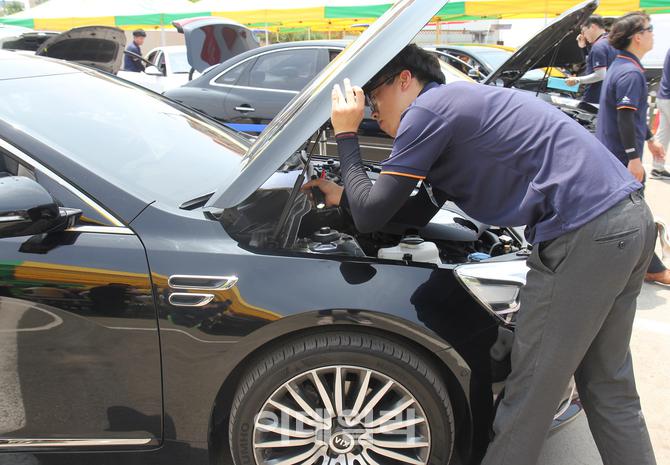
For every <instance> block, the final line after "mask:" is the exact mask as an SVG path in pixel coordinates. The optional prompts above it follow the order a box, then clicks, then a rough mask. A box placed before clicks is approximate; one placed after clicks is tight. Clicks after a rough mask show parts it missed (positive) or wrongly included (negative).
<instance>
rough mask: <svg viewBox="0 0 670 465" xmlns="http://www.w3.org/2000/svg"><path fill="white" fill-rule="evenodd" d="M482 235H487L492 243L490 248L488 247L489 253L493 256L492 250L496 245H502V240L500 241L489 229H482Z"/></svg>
mask: <svg viewBox="0 0 670 465" xmlns="http://www.w3.org/2000/svg"><path fill="white" fill-rule="evenodd" d="M483 235H485V236H487V237H488V239H489V240H490V241H491V242H492V243H493V245H492V246H491V248H489V255H490V256H492V257H493V250H494V249H495V248H496V247H497V246H499V245H502V242H500V239H498V236H496V235H495V234H493V233H492V232H491V231H488V230H486V231H484V233H483Z"/></svg>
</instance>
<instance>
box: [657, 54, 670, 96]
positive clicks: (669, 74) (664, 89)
mask: <svg viewBox="0 0 670 465" xmlns="http://www.w3.org/2000/svg"><path fill="white" fill-rule="evenodd" d="M658 98H662V99H669V100H670V49H668V53H666V54H665V64H664V65H663V77H662V78H661V85H660V86H659V87H658Z"/></svg>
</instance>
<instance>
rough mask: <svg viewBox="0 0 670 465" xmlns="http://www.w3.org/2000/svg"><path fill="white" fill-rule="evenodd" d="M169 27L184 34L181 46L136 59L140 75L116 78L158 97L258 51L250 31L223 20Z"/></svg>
mask: <svg viewBox="0 0 670 465" xmlns="http://www.w3.org/2000/svg"><path fill="white" fill-rule="evenodd" d="M172 24H173V26H174V27H175V28H176V29H177V31H178V32H180V33H182V34H184V42H185V45H183V46H168V47H159V48H155V49H153V50H151V51H150V52H149V53H148V54H147V55H146V58H144V57H140V58H142V60H143V61H144V62H145V65H146V69H145V70H144V72H141V73H135V72H130V71H120V72H119V73H118V75H119V76H120V77H122V78H124V79H127V80H128V81H131V82H134V83H136V84H139V85H141V86H144V87H146V88H148V89H151V90H153V91H155V92H160V93H162V92H165V91H167V90H170V89H173V88H176V87H179V86H182V85H184V84H186V83H187V82H188V81H190V80H191V79H192V78H193V77H197V76H199V75H200V73H202V72H203V71H204V70H205V69H206V68H209V67H211V66H212V65H216V64H219V63H221V62H222V61H225V60H228V59H229V58H231V57H233V56H235V55H238V54H240V53H242V52H246V51H248V50H251V49H254V48H256V47H258V40H257V39H256V37H255V36H254V33H253V32H252V31H251V30H250V29H248V28H247V27H245V26H243V25H241V24H238V23H236V22H235V21H231V20H229V19H226V18H219V17H204V18H188V19H183V20H179V21H173V23H172ZM126 53H130V52H127V51H126Z"/></svg>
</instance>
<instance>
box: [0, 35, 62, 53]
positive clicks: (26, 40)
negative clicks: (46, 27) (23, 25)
mask: <svg viewBox="0 0 670 465" xmlns="http://www.w3.org/2000/svg"><path fill="white" fill-rule="evenodd" d="M57 35H59V33H58V32H41V31H37V32H24V33H23V34H21V35H20V36H18V37H15V38H12V39H8V40H5V41H4V42H2V48H4V49H7V50H26V51H30V52H36V51H37V49H39V48H40V46H41V45H42V44H43V43H44V42H46V41H47V40H49V39H51V38H52V37H55V36H57Z"/></svg>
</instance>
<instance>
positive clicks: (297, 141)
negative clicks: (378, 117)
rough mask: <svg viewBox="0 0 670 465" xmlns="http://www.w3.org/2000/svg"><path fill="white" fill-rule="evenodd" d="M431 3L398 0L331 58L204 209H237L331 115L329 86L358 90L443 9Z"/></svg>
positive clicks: (262, 135)
mask: <svg viewBox="0 0 670 465" xmlns="http://www.w3.org/2000/svg"><path fill="white" fill-rule="evenodd" d="M443 3H444V2H443V1H438V2H436V1H435V0H400V1H398V2H396V3H395V4H394V5H393V6H392V7H391V8H390V9H389V10H387V11H386V12H385V13H384V14H383V15H382V16H381V17H380V18H379V19H378V20H377V21H375V22H374V23H373V24H372V25H371V26H370V27H369V28H367V29H366V30H365V31H364V32H363V33H362V34H361V35H360V36H359V37H358V38H357V39H356V40H355V41H353V42H352V43H351V44H349V46H348V47H347V48H345V49H344V51H343V52H342V53H340V54H339V55H338V56H337V57H336V58H335V59H334V60H332V61H331V62H330V63H329V64H328V65H327V66H326V67H325V68H324V69H323V70H322V71H321V73H319V74H318V75H317V76H316V77H315V78H314V79H313V80H312V81H311V82H310V83H309V84H308V85H307V86H306V87H305V88H303V90H302V91H301V92H300V93H299V94H298V95H296V96H295V98H293V100H291V102H290V103H289V104H288V105H287V106H286V107H284V109H283V110H282V111H281V112H280V113H279V114H278V115H277V116H276V117H275V118H274V119H273V120H272V121H271V122H270V124H269V125H268V126H267V127H266V128H265V130H264V131H263V132H262V133H261V134H260V136H259V137H258V139H256V141H255V142H254V144H253V145H252V146H251V148H250V149H249V151H248V152H247V154H246V156H245V157H244V158H242V159H241V160H240V165H239V170H240V173H239V175H238V176H237V177H236V178H235V179H234V180H233V182H232V183H229V184H228V185H225V186H221V187H220V188H219V190H217V191H216V192H215V193H214V195H213V196H212V197H211V198H210V199H209V201H208V202H207V205H205V207H206V208H210V209H213V210H217V209H225V208H229V207H233V206H235V205H238V204H239V203H240V202H242V201H244V200H245V199H246V198H248V197H249V196H250V195H251V194H252V193H253V192H254V191H256V189H258V188H259V187H260V186H261V185H262V184H263V183H264V182H265V181H266V180H267V179H269V178H270V176H272V174H273V173H274V172H275V171H277V170H278V169H279V168H280V166H281V165H282V164H284V163H285V162H286V160H287V159H288V158H289V157H291V156H292V155H293V154H294V153H295V152H296V151H297V150H299V149H300V147H301V146H303V145H304V144H305V141H307V140H308V139H309V138H310V137H311V136H312V135H313V134H314V133H315V132H316V131H317V129H319V127H321V126H322V125H323V124H324V123H325V122H326V121H328V118H329V117H330V110H331V104H332V97H331V92H332V89H333V85H334V84H336V83H338V84H340V85H341V84H342V82H343V80H344V79H345V78H349V79H350V80H351V82H352V84H353V85H358V86H363V85H364V84H365V83H366V82H367V81H368V80H369V79H370V78H371V77H372V76H374V75H375V73H377V72H378V71H379V70H380V69H382V67H384V65H386V64H387V63H388V62H389V61H390V60H391V59H392V58H393V57H394V56H395V55H397V54H398V52H400V51H401V50H402V49H403V47H405V46H406V45H407V44H409V43H410V42H411V41H412V39H413V38H414V37H415V36H416V34H417V33H418V32H419V31H420V30H421V29H422V28H423V27H424V26H425V25H426V23H428V22H429V21H430V20H431V19H432V18H433V17H434V16H435V14H437V12H438V11H439V10H440V8H441V7H442V5H443Z"/></svg>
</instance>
